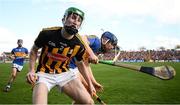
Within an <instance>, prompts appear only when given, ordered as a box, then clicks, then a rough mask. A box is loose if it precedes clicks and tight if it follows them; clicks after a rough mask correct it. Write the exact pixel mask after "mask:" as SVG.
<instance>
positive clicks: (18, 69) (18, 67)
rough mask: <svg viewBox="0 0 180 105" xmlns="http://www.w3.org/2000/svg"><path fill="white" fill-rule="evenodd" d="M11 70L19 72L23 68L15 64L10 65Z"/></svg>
mask: <svg viewBox="0 0 180 105" xmlns="http://www.w3.org/2000/svg"><path fill="white" fill-rule="evenodd" d="M12 68H16V69H17V71H18V72H20V71H21V70H22V69H23V66H21V65H18V64H16V63H13V64H12Z"/></svg>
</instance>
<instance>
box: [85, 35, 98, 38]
mask: <svg viewBox="0 0 180 105" xmlns="http://www.w3.org/2000/svg"><path fill="white" fill-rule="evenodd" d="M87 38H98V37H97V36H96V35H87Z"/></svg>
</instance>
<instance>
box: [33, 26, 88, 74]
mask: <svg viewBox="0 0 180 105" xmlns="http://www.w3.org/2000/svg"><path fill="white" fill-rule="evenodd" d="M61 29H62V27H52V28H45V29H43V30H42V31H41V32H40V33H39V35H38V37H37V38H36V40H35V42H34V44H35V45H36V46H37V47H39V48H42V50H41V55H40V58H39V64H38V67H37V71H36V72H45V73H57V74H59V73H61V72H66V71H68V70H69V66H68V65H69V62H70V59H71V58H73V57H74V58H76V60H78V61H81V60H83V57H84V56H85V55H86V54H85V48H84V45H83V43H82V41H81V39H80V38H79V36H78V35H76V36H74V37H73V38H72V39H70V40H67V39H65V38H63V37H62V35H61Z"/></svg>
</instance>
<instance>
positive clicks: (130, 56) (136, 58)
mask: <svg viewBox="0 0 180 105" xmlns="http://www.w3.org/2000/svg"><path fill="white" fill-rule="evenodd" d="M115 55H116V54H115V53H114V52H109V53H106V54H104V55H103V60H112V59H113V58H114V57H115ZM101 58H102V57H101ZM118 60H119V61H122V62H146V61H150V62H164V61H167V62H171V61H172V62H180V50H161V51H157V50H147V51H121V53H120V55H119V57H118Z"/></svg>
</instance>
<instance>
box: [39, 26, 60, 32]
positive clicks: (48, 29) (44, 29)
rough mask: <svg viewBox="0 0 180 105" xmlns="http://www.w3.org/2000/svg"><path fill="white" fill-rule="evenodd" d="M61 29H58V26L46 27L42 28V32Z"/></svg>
mask: <svg viewBox="0 0 180 105" xmlns="http://www.w3.org/2000/svg"><path fill="white" fill-rule="evenodd" d="M61 28H62V27H59V26H54V27H46V28H43V29H42V31H55V30H59V29H61Z"/></svg>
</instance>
